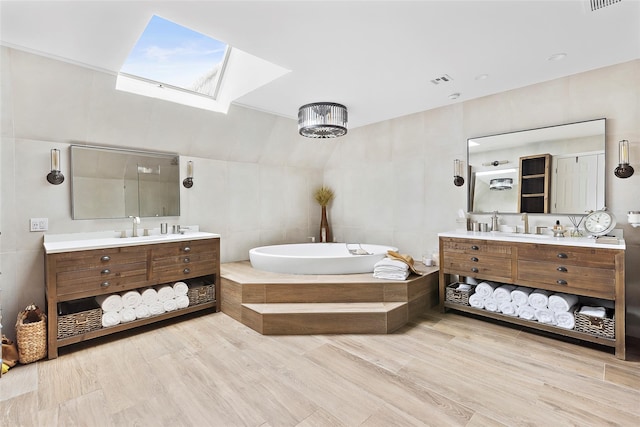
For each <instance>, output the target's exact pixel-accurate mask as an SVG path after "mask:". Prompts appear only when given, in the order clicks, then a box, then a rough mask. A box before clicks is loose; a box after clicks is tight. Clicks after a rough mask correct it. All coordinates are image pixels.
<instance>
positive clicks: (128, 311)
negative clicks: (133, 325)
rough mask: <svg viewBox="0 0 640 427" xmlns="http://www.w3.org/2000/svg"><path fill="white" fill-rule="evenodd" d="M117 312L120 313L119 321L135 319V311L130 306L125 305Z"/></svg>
mask: <svg viewBox="0 0 640 427" xmlns="http://www.w3.org/2000/svg"><path fill="white" fill-rule="evenodd" d="M118 313H119V314H120V323H125V322H133V321H134V320H136V311H135V310H134V309H133V308H131V307H125V308H123V309H122V310H120V311H119V312H118Z"/></svg>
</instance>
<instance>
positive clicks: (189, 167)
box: [182, 160, 193, 188]
mask: <svg viewBox="0 0 640 427" xmlns="http://www.w3.org/2000/svg"><path fill="white" fill-rule="evenodd" d="M182 185H184V188H191V187H193V162H192V161H191V160H189V161H188V162H187V177H186V178H185V179H184V180H183V181H182Z"/></svg>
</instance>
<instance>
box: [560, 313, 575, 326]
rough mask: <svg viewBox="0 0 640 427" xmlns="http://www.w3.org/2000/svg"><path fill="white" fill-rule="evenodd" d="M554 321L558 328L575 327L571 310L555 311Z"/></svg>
mask: <svg viewBox="0 0 640 427" xmlns="http://www.w3.org/2000/svg"><path fill="white" fill-rule="evenodd" d="M556 321H557V322H558V327H560V328H564V329H573V328H575V327H576V318H575V316H574V315H573V311H562V312H560V313H556Z"/></svg>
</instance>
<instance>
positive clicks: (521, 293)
mask: <svg viewBox="0 0 640 427" xmlns="http://www.w3.org/2000/svg"><path fill="white" fill-rule="evenodd" d="M531 292H533V289H531V288H527V287H525V286H518V287H517V288H515V289H514V290H512V291H511V301H513V302H515V303H516V305H517V306H518V307H521V306H523V305H527V304H529V295H530V294H531Z"/></svg>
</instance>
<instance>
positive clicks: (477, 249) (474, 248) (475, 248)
mask: <svg viewBox="0 0 640 427" xmlns="http://www.w3.org/2000/svg"><path fill="white" fill-rule="evenodd" d="M471 250H472V251H479V250H480V248H479V247H478V246H476V245H473V246H471Z"/></svg>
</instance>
